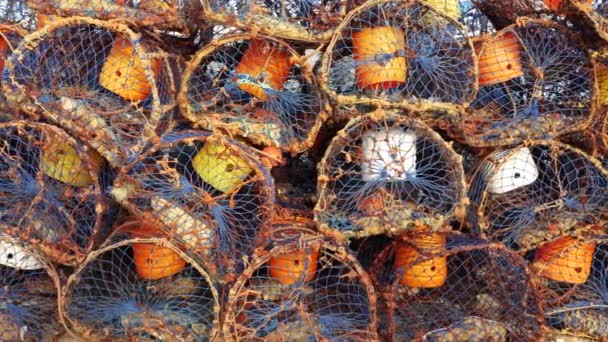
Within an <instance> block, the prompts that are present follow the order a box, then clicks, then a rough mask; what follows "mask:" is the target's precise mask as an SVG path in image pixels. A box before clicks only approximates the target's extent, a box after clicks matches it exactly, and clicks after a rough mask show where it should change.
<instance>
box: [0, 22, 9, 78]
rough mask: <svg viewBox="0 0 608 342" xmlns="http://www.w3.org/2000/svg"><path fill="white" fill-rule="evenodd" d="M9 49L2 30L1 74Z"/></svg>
mask: <svg viewBox="0 0 608 342" xmlns="http://www.w3.org/2000/svg"><path fill="white" fill-rule="evenodd" d="M8 49H9V47H8V42H7V41H6V38H5V37H4V35H3V32H2V31H0V75H1V74H2V71H3V70H4V60H5V59H6V56H8Z"/></svg>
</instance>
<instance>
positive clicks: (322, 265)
mask: <svg viewBox="0 0 608 342" xmlns="http://www.w3.org/2000/svg"><path fill="white" fill-rule="evenodd" d="M311 227H314V224H312V221H310V220H308V221H307V220H305V219H300V220H279V221H275V222H274V224H273V228H274V230H273V233H272V238H271V240H270V241H271V242H270V243H269V246H268V250H267V251H265V252H263V253H259V255H256V256H255V257H254V258H253V259H252V262H251V263H250V264H249V265H248V267H247V268H246V269H245V271H244V272H243V273H242V274H241V275H240V276H239V277H238V279H237V280H236V282H235V283H234V285H233V286H232V288H231V289H230V292H229V295H228V301H227V304H226V307H225V318H224V329H223V330H224V337H225V338H226V339H227V340H231V341H237V340H238V341H308V340H332V341H333V340H336V341H337V340H348V341H370V340H377V339H378V336H377V334H376V307H375V306H376V293H375V291H374V288H373V285H372V283H371V280H370V279H369V276H368V275H367V273H365V271H364V270H363V269H362V267H361V266H360V265H359V263H358V261H357V260H356V259H355V258H354V256H352V255H351V254H350V253H349V252H348V250H347V249H346V248H344V247H342V246H340V245H337V244H335V243H333V242H331V241H330V240H328V239H326V238H323V237H322V236H321V235H319V234H318V233H316V232H315V231H314V230H313V229H311Z"/></svg>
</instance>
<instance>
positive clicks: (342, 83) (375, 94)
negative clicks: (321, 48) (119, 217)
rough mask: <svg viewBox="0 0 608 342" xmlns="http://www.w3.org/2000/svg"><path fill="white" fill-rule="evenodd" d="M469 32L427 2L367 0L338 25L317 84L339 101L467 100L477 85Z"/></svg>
mask: <svg viewBox="0 0 608 342" xmlns="http://www.w3.org/2000/svg"><path fill="white" fill-rule="evenodd" d="M467 36H468V34H467V32H466V29H465V28H464V27H463V26H462V25H461V24H459V23H458V22H457V21H456V20H454V19H452V18H450V17H447V16H446V15H445V14H442V13H439V12H436V11H435V10H434V9H432V8H431V7H429V6H428V5H426V3H423V2H420V3H419V2H417V1H387V0H374V1H369V2H367V3H366V4H365V5H364V6H361V7H358V8H357V9H355V10H353V11H351V12H350V13H349V14H348V16H347V17H346V18H345V19H344V20H343V21H342V23H341V24H340V26H338V28H337V29H336V32H335V34H334V36H333V37H332V40H331V41H330V43H329V45H328V47H327V52H326V53H325V55H324V57H323V59H322V65H321V67H320V70H319V75H320V76H319V79H320V82H321V87H322V88H323V90H325V91H326V92H327V93H328V94H329V95H330V97H332V98H333V99H334V100H335V101H337V102H338V103H339V104H344V105H354V104H359V103H369V104H374V105H385V106H399V107H412V106H417V107H432V108H433V107H436V108H442V109H445V108H448V109H451V108H453V107H455V106H458V105H465V104H467V103H468V102H470V101H471V100H472V97H473V96H474V93H475V91H476V82H475V61H474V53H473V48H472V43H471V41H470V40H469V39H468V38H467Z"/></svg>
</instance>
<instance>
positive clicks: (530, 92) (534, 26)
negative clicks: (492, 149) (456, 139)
mask: <svg viewBox="0 0 608 342" xmlns="http://www.w3.org/2000/svg"><path fill="white" fill-rule="evenodd" d="M575 39H576V38H575V37H573V36H572V35H571V34H570V32H567V31H566V29H565V28H563V27H561V26H558V25H557V24H549V23H548V22H546V21H542V22H541V21H531V20H525V21H524V20H522V21H521V22H520V23H519V24H517V25H514V26H511V27H509V28H506V29H504V30H503V31H500V32H499V33H497V34H496V35H493V36H490V37H486V38H483V39H481V40H480V41H479V42H478V43H477V44H479V45H478V50H479V53H478V55H479V67H480V71H479V84H480V88H479V91H478V93H477V98H476V99H475V101H474V102H473V103H471V107H470V108H469V110H468V111H467V113H466V115H464V116H463V120H462V122H461V125H462V130H463V137H464V139H465V140H466V141H467V143H469V144H471V145H475V146H497V145H506V144H511V143H517V142H521V141H523V140H524V139H540V138H543V139H544V138H551V137H555V136H557V135H559V134H563V133H568V132H573V131H576V130H581V129H584V128H585V127H587V126H588V125H589V124H590V123H591V120H592V119H593V115H594V113H595V111H596V108H595V98H596V96H597V94H595V92H594V82H595V80H594V73H593V65H592V64H591V61H590V60H589V58H588V57H587V55H586V53H585V50H584V49H582V48H581V47H579V46H578V45H577V44H576V43H575V41H576V40H575Z"/></svg>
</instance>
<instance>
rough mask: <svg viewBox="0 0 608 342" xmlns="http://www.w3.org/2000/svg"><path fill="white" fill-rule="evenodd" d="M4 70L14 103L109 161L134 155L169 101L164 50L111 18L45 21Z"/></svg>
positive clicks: (171, 90)
mask: <svg viewBox="0 0 608 342" xmlns="http://www.w3.org/2000/svg"><path fill="white" fill-rule="evenodd" d="M7 68H8V71H9V73H10V75H9V77H10V82H3V86H4V91H5V95H6V96H7V97H8V98H9V100H11V101H12V102H13V104H14V105H15V107H21V108H22V109H23V110H25V111H26V112H30V113H32V112H34V113H41V114H42V115H44V116H45V117H47V118H48V119H50V120H52V121H54V122H57V123H59V124H60V125H61V126H62V127H64V128H65V129H66V130H68V131H70V132H71V133H73V134H75V135H77V136H81V137H82V138H83V139H86V140H87V141H89V142H90V144H91V145H92V146H93V147H94V148H95V149H97V150H98V151H99V152H100V153H101V154H102V155H103V156H104V157H105V158H106V159H107V160H108V161H110V163H111V164H113V165H121V164H123V163H124V162H125V161H128V160H131V159H132V158H134V157H136V156H137V155H139V154H140V153H141V150H142V148H143V146H144V145H145V144H146V143H147V142H148V140H149V139H151V138H152V137H155V136H156V134H157V133H158V132H156V131H157V130H159V129H161V128H162V125H163V124H165V122H164V121H163V113H164V112H165V111H166V110H168V109H170V108H171V107H172V106H174V100H173V98H172V97H173V95H174V94H175V88H174V80H173V78H172V73H171V68H170V67H169V63H168V61H167V55H166V53H164V52H161V51H160V50H158V49H156V48H155V47H154V43H153V41H151V40H148V39H146V38H145V37H142V35H141V34H139V33H135V32H134V31H132V30H131V29H129V28H128V27H127V26H125V25H123V24H119V23H116V22H102V21H98V20H94V19H88V18H78V17H74V18H70V19H65V20H58V21H56V22H54V23H50V24H49V25H47V26H45V28H43V29H41V30H38V31H36V32H34V33H32V34H30V35H28V36H27V38H25V41H24V43H23V44H21V45H20V46H19V47H18V48H17V49H16V50H15V52H14V54H13V58H11V59H10V60H9V61H8V63H7ZM7 83H9V84H7Z"/></svg>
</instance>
